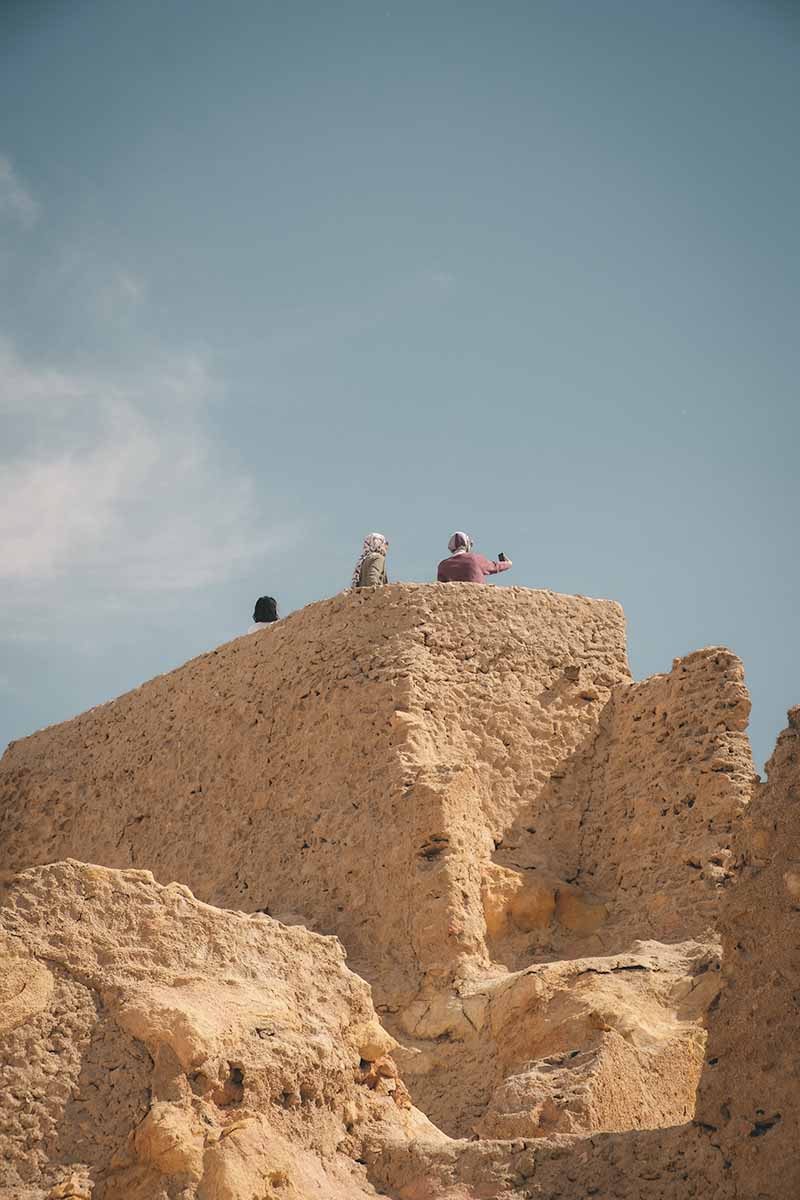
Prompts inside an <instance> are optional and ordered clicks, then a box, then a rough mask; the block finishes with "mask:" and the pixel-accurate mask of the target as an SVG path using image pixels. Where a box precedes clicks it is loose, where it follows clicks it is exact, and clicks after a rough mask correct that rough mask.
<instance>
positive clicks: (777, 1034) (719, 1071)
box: [697, 707, 800, 1200]
mask: <svg viewBox="0 0 800 1200" xmlns="http://www.w3.org/2000/svg"><path fill="white" fill-rule="evenodd" d="M767 775H768V780H767V783H765V784H762V785H761V786H760V787H759V789H758V791H757V792H756V795H755V798H754V800H753V804H752V806H751V809H750V811H749V813H748V816H747V820H746V822H745V823H744V825H743V828H742V830H741V833H740V836H739V839H738V845H737V854H738V858H739V860H740V863H741V874H740V876H739V879H738V881H737V883H736V886H735V887H734V888H732V889H731V890H730V893H729V895H728V899H727V902H726V904H725V906H724V909H723V912H722V920H721V930H722V936H723V948H724V967H723V974H724V979H725V983H726V987H725V988H724V989H723V991H722V993H721V995H720V1000H719V1007H718V1008H717V1010H716V1011H715V1012H714V1014H713V1024H712V1026H711V1036H710V1038H709V1043H708V1048H707V1055H706V1067H705V1070H704V1072H703V1078H702V1083H701V1087H700V1091H699V1094H698V1111H697V1119H698V1121H701V1122H703V1124H704V1125H705V1126H706V1127H707V1132H708V1135H709V1140H710V1141H711V1143H712V1145H714V1146H718V1147H719V1151H720V1156H721V1157H722V1158H723V1160H724V1161H727V1162H730V1163H732V1167H731V1168H730V1169H731V1170H732V1171H733V1173H734V1175H735V1178H736V1184H737V1187H738V1189H739V1193H740V1194H741V1195H742V1196H750V1195H753V1196H758V1197H759V1198H760V1200H761V1198H763V1200H783V1198H784V1197H790V1196H796V1195H800V1156H798V1146H800V1080H798V1073H797V1049H796V1040H797V1036H798V1030H799V1028H800V901H798V897H797V895H796V892H795V889H794V886H793V877H794V875H795V873H796V865H797V863H798V862H800V707H797V708H794V709H792V710H791V711H790V713H789V726H788V728H787V729H786V730H784V732H783V733H782V734H781V736H780V737H779V739H778V743H777V745H776V747H775V751H774V753H773V755H772V758H771V759H770V761H769V762H768V763H767ZM787 877H788V883H787Z"/></svg>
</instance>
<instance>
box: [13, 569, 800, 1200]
mask: <svg viewBox="0 0 800 1200" xmlns="http://www.w3.org/2000/svg"><path fill="white" fill-rule="evenodd" d="M748 712H749V700H748V697H747V691H746V688H745V686H744V679H743V671H742V665H741V663H740V662H739V660H738V659H737V658H736V657H735V656H734V655H733V654H731V653H730V652H729V651H727V650H725V649H722V648H711V649H706V650H701V651H697V652H696V653H694V654H690V655H688V656H687V657H685V658H683V659H677V660H676V661H675V663H674V664H673V668H672V671H671V672H670V673H669V674H668V675H660V676H655V677H654V678H652V679H649V680H645V681H643V682H641V683H633V682H632V681H631V680H630V676H629V673H628V668H627V660H626V653H625V641H624V620H623V616H622V613H621V610H620V609H619V607H618V606H617V605H615V604H613V603H611V602H608V601H596V600H588V599H586V598H583V597H567V596H558V595H554V594H552V593H549V592H529V591H525V590H523V589H517V588H502V589H501V588H491V587H486V588H476V587H474V586H471V585H448V586H447V587H442V586H436V585H394V586H390V587H387V588H383V589H380V590H376V591H364V592H362V593H356V594H346V595H342V596H339V597H336V598H334V599H333V600H330V601H325V602H322V603H320V604H317V605H313V606H311V607H310V608H308V609H305V610H303V611H302V612H300V613H296V614H294V615H293V616H291V617H290V618H288V619H286V620H285V621H282V622H280V623H278V624H277V625H275V626H273V627H271V628H269V629H267V630H264V631H262V632H261V633H258V634H255V635H251V636H249V637H247V638H241V639H238V640H237V641H236V642H233V643H231V644H230V645H228V646H224V647H220V648H219V649H218V650H217V651H214V652H212V653H211V654H208V655H204V656H202V657H201V658H199V659H196V660H194V661H193V662H191V663H188V664H187V665H186V666H185V667H183V668H181V669H180V670H178V671H176V672H173V673H172V674H171V675H167V676H162V677H160V678H158V679H156V680H153V681H151V682H150V683H149V684H145V685H144V686H143V687H141V688H139V689H137V690H136V691H135V692H132V693H129V694H128V695H127V696H123V697H120V699H119V700H117V701H114V702H112V703H111V704H107V705H103V706H101V707H100V708H97V709H94V710H91V711H90V712H89V713H86V714H84V715H83V716H81V717H79V718H76V719H75V720H74V721H72V722H68V723H66V724H64V725H62V726H57V727H54V728H52V729H48V730H44V731H42V732H40V733H39V734H36V735H34V736H33V737H31V738H28V739H25V740H24V741H21V742H18V743H16V744H14V745H12V746H11V747H10V748H9V750H8V751H7V753H6V755H5V756H4V758H3V761H2V764H1V765H0V836H1V837H2V850H1V851H0V855H2V857H1V858H0V864H1V865H2V866H3V867H4V868H5V870H6V872H7V875H8V895H7V898H6V902H5V905H4V907H3V908H2V909H0V927H2V928H3V929H4V930H5V935H4V936H5V940H4V942H3V943H2V945H3V950H4V953H5V956H6V965H5V970H4V979H5V983H4V985H3V992H2V996H1V997H0V1037H3V1038H4V1039H5V1044H6V1046H7V1047H8V1053H7V1059H8V1061H9V1062H10V1063H11V1067H10V1068H9V1070H10V1071H11V1075H10V1076H9V1077H8V1079H7V1081H6V1083H7V1086H6V1095H7V1096H10V1097H12V1101H10V1102H9V1103H10V1104H11V1109H10V1110H9V1115H8V1118H7V1122H8V1128H9V1130H10V1131H11V1132H10V1133H9V1134H8V1138H7V1140H6V1142H5V1143H0V1145H2V1150H0V1155H2V1157H0V1163H3V1164H5V1165H4V1166H3V1167H2V1170H4V1171H5V1172H6V1179H7V1180H8V1184H7V1186H8V1187H9V1188H11V1187H13V1188H15V1189H16V1191H15V1192H14V1193H13V1194H14V1195H18V1196H19V1197H20V1198H21V1197H23V1196H27V1195H29V1196H30V1198H31V1200H34V1198H35V1200H40V1198H42V1197H45V1196H47V1195H48V1194H50V1195H51V1196H52V1200H56V1196H64V1197H66V1196H68V1195H71V1194H74V1195H75V1196H81V1195H84V1194H85V1195H88V1194H89V1191H90V1189H91V1187H94V1192H93V1195H94V1197H95V1200H116V1198H117V1197H120V1198H121V1197H122V1196H126V1197H128V1196H130V1197H133V1198H134V1200H139V1198H140V1197H141V1200H144V1197H145V1196H148V1197H149V1196H154V1197H158V1198H159V1200H161V1198H163V1200H166V1198H167V1197H168V1198H169V1200H173V1197H177V1196H181V1197H183V1198H184V1200H189V1198H190V1197H191V1198H192V1200H193V1198H194V1197H198V1198H199V1200H212V1198H213V1200H268V1198H271V1197H272V1195H273V1193H274V1194H275V1196H280V1197H283V1198H285V1197H297V1198H298V1200H299V1198H300V1197H303V1198H305V1197H309V1198H310V1197H317V1196H320V1197H321V1196H330V1197H337V1196H342V1197H350V1196H362V1195H372V1194H385V1195H392V1196H395V1197H397V1198H398V1200H432V1198H434V1197H436V1198H438V1197H442V1198H444V1197H448V1198H450V1200H468V1198H474V1200H478V1198H479V1197H483V1198H486V1197H509V1200H510V1198H511V1197H518V1198H519V1200H522V1198H523V1197H526V1196H527V1197H532V1196H541V1197H550V1198H551V1200H556V1198H557V1197H558V1198H561V1200H573V1198H574V1200H580V1198H581V1197H583V1196H592V1195H593V1196H598V1195H608V1196H619V1197H626V1198H627V1197H630V1200H638V1198H639V1197H642V1198H643V1200H650V1198H651V1197H652V1198H653V1200H656V1198H662V1200H667V1198H669V1200H678V1198H679V1197H680V1198H681V1200H682V1198H683V1197H687V1198H688V1197H694V1196H697V1197H698V1200H699V1197H701V1196H702V1197H703V1198H704V1200H711V1198H713V1200H721V1198H722V1197H726V1198H727V1197H731V1200H733V1198H734V1197H735V1198H736V1200H746V1198H747V1197H750V1196H752V1197H753V1198H754V1200H755V1197H758V1196H764V1197H768V1198H769V1200H781V1198H782V1197H784V1196H786V1197H787V1200H788V1196H789V1195H791V1194H793V1193H792V1192H786V1191H781V1190H780V1188H781V1187H784V1186H785V1185H786V1180H788V1179H793V1178H794V1177H793V1176H792V1174H791V1169H790V1167H789V1166H788V1165H787V1166H786V1167H784V1168H783V1170H782V1175H781V1176H780V1178H779V1179H777V1182H775V1183H774V1184H770V1182H769V1159H770V1158H771V1157H772V1154H771V1153H770V1151H772V1153H774V1150H773V1149H772V1148H775V1147H777V1148H778V1157H779V1159H780V1158H781V1155H782V1156H783V1158H784V1159H786V1160H787V1163H788V1159H789V1156H790V1153H791V1152H790V1149H789V1147H790V1146H791V1145H792V1144H793V1141H794V1140H796V1135H797V1127H796V1116H795V1110H796V1093H795V1092H794V1091H793V1082H792V1078H791V1072H790V1070H789V1068H788V1063H785V1062H784V1060H783V1059H782V1058H781V1056H780V1048H779V1047H778V1045H777V1038H776V1036H775V1031H776V1030H777V1029H779V1028H780V1029H784V1028H786V1027H787V1022H789V1021H790V1020H791V1019H792V1018H791V1017H790V1016H789V1014H790V1013H793V1012H794V1009H795V1008H796V1004H795V999H796V995H795V992H796V991H798V990H800V981H799V980H797V978H796V976H797V971H798V963H796V962H795V961H794V958H793V957H792V955H793V950H792V937H793V930H794V925H793V922H794V914H795V911H796V909H797V908H798V907H800V899H799V898H798V897H800V865H798V864H800V827H798V828H796V827H795V826H796V823H795V822H794V818H793V816H792V815H791V813H792V808H791V806H792V803H793V802H794V800H795V799H796V796H795V789H797V788H798V787H800V775H799V774H798V766H797V761H798V753H797V736H798V734H797V729H796V728H795V724H796V723H795V724H793V725H792V726H791V727H790V729H789V731H787V733H786V734H785V735H783V738H782V739H781V741H780V742H779V745H778V749H777V750H776V754H775V756H774V758H773V760H772V762H771V764H770V779H769V784H768V785H764V786H762V787H760V788H759V789H757V791H756V798H755V800H754V803H753V805H752V806H751V807H749V802H750V799H751V795H752V793H753V788H754V781H755V776H754V773H753V767H752V759H751V757H750V750H749V745H748V742H747V737H746V733H745V728H746V723H747V717H748ZM65 858H66V859H83V860H93V861H95V862H99V863H102V864H103V868H121V869H122V870H109V869H102V868H98V867H87V866H85V865H82V864H81V863H79V862H67V863H64V862H56V861H55V860H59V859H65ZM37 864H39V865H37ZM45 864H51V865H45ZM131 868H133V869H131ZM142 868H147V869H146V870H143V869H142ZM150 870H152V872H153V875H154V876H155V878H153V877H152V876H150V874H149V871H150ZM20 872H21V873H20ZM156 881H159V882H156ZM173 881H175V882H173ZM188 888H191V889H192V891H193V892H194V893H195V894H196V895H197V897H198V899H195V898H194V896H193V895H192V893H191V892H189V890H188ZM211 905H220V906H224V907H225V909H234V910H240V911H224V910H222V909H219V908H212V907H211ZM273 917H277V918H278V920H275V919H273ZM767 922H770V925H769V928H770V929H771V930H772V932H771V933H770V934H769V936H767V928H768V926H767V924H766V923H767ZM720 931H721V933H722V936H723V939H724V943H723V948H722V958H720V941H719V936H720ZM329 935H336V936H335V937H331V936H329ZM337 938H338V939H339V940H340V942H341V944H342V945H343V946H344V947H345V949H346V951H347V955H348V962H349V967H350V970H348V969H347V967H345V966H344V963H343V957H342V953H341V950H340V949H339V941H337V940H336V939H337ZM359 977H362V978H363V979H364V980H367V981H368V983H369V984H370V985H371V986H372V991H373V994H374V997H375V1004H376V1009H377V1015H376V1012H375V1010H373V1008H372V1001H371V999H370V994H369V988H368V987H367V985H366V984H365V983H364V982H362V978H359ZM792 989H794V990H792ZM792 997H794V999H793V998H792ZM792 1006H794V1007H792ZM755 1013H759V1014H762V1017H763V1021H764V1022H765V1027H766V1029H768V1030H771V1031H772V1032H771V1034H770V1035H769V1036H767V1037H764V1038H761V1039H759V1038H758V1037H757V1036H756V1035H755V1034H754V1033H753V1027H754V1025H756V1024H757V1022H758V1020H759V1019H760V1018H755V1017H754V1014H755ZM270 1014H271V1015H270ZM378 1017H379V1018H380V1023H379V1022H378ZM259 1022H262V1023H261V1024H259ZM708 1029H710V1031H711V1032H710V1041H709V1043H708V1045H707V1044H706V1039H707V1036H708V1034H707V1030H708ZM748 1029H750V1031H751V1032H750V1033H749V1034H748V1033H747V1030H748ZM254 1030H255V1032H254ZM258 1030H261V1031H262V1032H261V1033H259V1032H258ZM270 1031H272V1032H270ZM748 1039H749V1040H748ZM737 1047H739V1052H738V1053H737ZM56 1058H57V1059H58V1068H57V1069H56V1070H55V1071H54V1070H53V1069H52V1068H53V1066H54V1062H55V1060H56ZM776 1062H777V1063H784V1065H785V1067H786V1069H785V1070H784V1071H783V1074H781V1070H780V1066H779V1067H778V1068H776V1066H775V1064H776ZM776 1070H777V1075H778V1080H777V1083H776V1087H775V1089H774V1091H773V1090H772V1089H771V1084H770V1081H771V1079H772V1078H773V1076H774V1075H775V1073H776ZM14 1072H17V1074H14ZM31 1072H32V1073H31ZM698 1082H699V1093H698ZM698 1094H699V1106H698V1111H697V1114H696V1116H695V1102H696V1098H697V1096H698ZM419 1110H421V1111H419ZM423 1113H424V1114H425V1115H423ZM781 1147H783V1149H781ZM781 1161H783V1160H782V1159H781ZM726 1164H727V1165H726ZM270 1171H271V1172H272V1175H274V1179H273V1178H272V1176H271V1175H270ZM0 1182H2V1176H0ZM70 1187H73V1189H76V1188H77V1189H81V1188H82V1189H83V1191H80V1190H77V1191H75V1190H73V1192H72V1193H70V1192H69V1190H68V1189H69V1188H70ZM770 1187H772V1189H773V1190H770ZM26 1188H27V1189H28V1191H27V1193H26V1191H25V1189H26ZM270 1188H271V1189H272V1190H270ZM59 1189H61V1190H60V1191H59ZM64 1189H67V1190H66V1191H65V1190H64ZM137 1189H138V1190H137ZM148 1189H149V1190H148ZM158 1189H161V1190H158ZM259 1189H261V1190H260V1191H259ZM748 1189H749V1190H748ZM776 1189H777V1190H776ZM10 1194H12V1193H11V1192H9V1195H10Z"/></svg>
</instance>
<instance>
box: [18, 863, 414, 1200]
mask: <svg viewBox="0 0 800 1200" xmlns="http://www.w3.org/2000/svg"><path fill="white" fill-rule="evenodd" d="M0 938H2V941H1V942H0V946H1V947H2V950H1V951H0V953H2V967H1V968H0V971H1V972H2V1000H0V1036H2V1041H3V1051H4V1053H3V1065H2V1067H1V1068H0V1077H1V1078H2V1086H0V1189H1V1190H2V1195H4V1196H9V1195H12V1194H14V1193H15V1192H19V1193H20V1194H25V1191H24V1189H27V1191H28V1194H31V1195H35V1196H49V1197H52V1198H53V1200H55V1198H56V1197H62V1198H64V1200H66V1197H68V1196H72V1197H75V1200H77V1198H78V1197H84V1196H89V1195H90V1193H91V1194H92V1195H93V1197H94V1198H95V1200H104V1198H109V1200H111V1198H117V1197H118V1198H122V1197H126V1200H168V1198H169V1200H172V1198H173V1197H177V1196H181V1197H188V1196H192V1197H195V1196H196V1197H198V1200H245V1198H246V1200H251V1198H253V1200H255V1197H258V1198H259V1200H265V1198H269V1200H272V1197H277V1198H279V1200H287V1198H288V1197H300V1196H307V1195H318V1196H330V1197H336V1198H338V1197H342V1198H344V1197H348V1198H349V1197H356V1196H363V1195H373V1194H374V1192H373V1189H372V1187H371V1186H370V1184H369V1182H368V1179H367V1171H366V1168H365V1167H364V1165H363V1164H360V1163H359V1162H358V1161H357V1160H359V1159H360V1158H362V1157H363V1144H362V1143H363V1137H364V1135H365V1134H366V1135H367V1136H369V1138H370V1139H371V1141H374V1140H375V1138H376V1136H377V1135H376V1134H375V1132H374V1131H373V1130H372V1128H371V1127H373V1126H374V1127H375V1129H377V1130H380V1128H381V1126H382V1125H383V1124H384V1123H388V1124H389V1125H392V1126H394V1130H393V1132H394V1135H395V1138H396V1139H397V1140H399V1141H400V1142H402V1140H403V1139H405V1138H408V1137H410V1136H412V1135H413V1133H414V1131H415V1130H416V1131H417V1132H421V1133H424V1134H425V1135H426V1136H427V1137H428V1138H433V1139H434V1140H435V1137H436V1131H435V1130H433V1128H432V1127H431V1126H430V1125H429V1123H428V1122H427V1121H426V1120H425V1119H424V1118H423V1117H422V1116H421V1114H418V1113H416V1112H415V1111H414V1110H413V1109H412V1108H411V1105H410V1102H409V1100H408V1094H407V1092H406V1090H405V1088H404V1086H403V1084H402V1083H401V1082H400V1081H399V1079H398V1077H397V1068H396V1067H395V1066H394V1064H393V1062H392V1059H391V1057H390V1052H391V1049H392V1046H393V1042H392V1039H391V1038H390V1037H389V1036H388V1035H387V1034H386V1032H385V1031H384V1030H383V1029H382V1028H381V1026H380V1023H379V1021H378V1020H377V1017H376V1015H375V1012H374V1009H373V1007H372V1002H371V999H370V996H369V988H368V986H367V984H366V983H364V982H363V980H361V979H359V978H358V977H357V976H356V975H354V974H353V973H352V972H351V971H348V970H347V968H346V967H345V964H344V955H343V953H342V949H341V946H340V944H339V942H338V941H337V939H335V938H326V937H321V936H319V935H318V934H314V933H310V932H309V931H308V930H306V929H301V928H296V927H294V928H291V927H287V926H283V925H281V924H280V923H279V922H277V921H274V920H272V919H271V918H269V917H264V916H261V915H258V914H256V915H246V914H244V913H236V912H225V911H222V910H220V909H215V908H211V907H209V906H208V905H205V904H202V903H200V902H199V901H197V900H195V898H194V897H193V896H192V894H191V892H190V891H189V890H188V888H186V887H185V886H184V885H182V884H168V885H166V886H162V885H160V884H157V883H156V882H155V881H154V879H153V877H152V875H151V874H150V873H149V872H148V871H138V870H131V871H113V870H108V869H106V868H104V867H96V866H87V865H85V864H83V863H77V862H73V861H68V862H64V863H56V864H53V865H51V866H47V867H36V868H33V869H31V870H29V871H26V872H23V873H22V874H20V875H18V876H16V877H14V878H13V879H12V880H11V881H10V882H9V885H8V887H7V891H6V895H5V896H4V903H3V907H2V908H0ZM92 1189H93V1191H92Z"/></svg>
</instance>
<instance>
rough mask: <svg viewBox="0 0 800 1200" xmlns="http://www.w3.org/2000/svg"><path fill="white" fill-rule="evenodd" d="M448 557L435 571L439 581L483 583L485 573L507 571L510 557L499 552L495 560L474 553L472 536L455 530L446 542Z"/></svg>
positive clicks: (495, 573)
mask: <svg viewBox="0 0 800 1200" xmlns="http://www.w3.org/2000/svg"><path fill="white" fill-rule="evenodd" d="M447 549H448V550H449V551H450V557H449V558H443V559H442V561H441V562H440V563H439V569H438V570H437V572H436V579H437V581H438V582H439V583H485V582H486V578H485V577H486V576H487V575H497V574H498V572H500V571H507V570H508V568H509V567H510V566H511V559H510V558H506V556H505V555H504V554H501V555H500V557H499V558H498V560H497V561H496V562H495V561H493V560H492V559H490V558H484V557H483V555H482V554H476V553H475V551H474V550H473V549H472V538H471V537H470V536H469V535H468V534H466V533H462V532H461V530H460V529H459V530H457V531H456V532H455V533H454V534H453V536H452V537H451V538H450V541H449V542H448V543H447Z"/></svg>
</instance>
